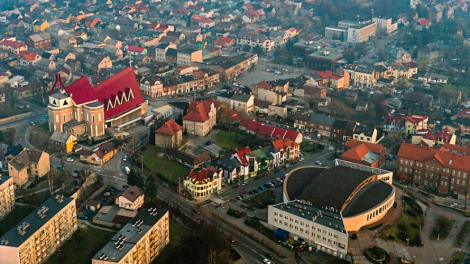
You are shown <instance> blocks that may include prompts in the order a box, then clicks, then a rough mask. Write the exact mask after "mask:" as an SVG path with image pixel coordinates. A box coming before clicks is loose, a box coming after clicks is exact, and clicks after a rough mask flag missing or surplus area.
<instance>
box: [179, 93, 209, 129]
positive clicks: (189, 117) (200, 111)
mask: <svg viewBox="0 0 470 264" xmlns="http://www.w3.org/2000/svg"><path fill="white" fill-rule="evenodd" d="M215 124H216V109H215V99H214V98H212V99H207V100H205V101H196V100H191V101H190V102H189V108H188V113H187V114H186V115H185V116H184V117H183V128H184V129H185V130H186V131H187V132H188V134H194V135H198V136H202V137H204V136H205V135H207V133H209V131H210V130H211V129H212V127H214V126H215Z"/></svg>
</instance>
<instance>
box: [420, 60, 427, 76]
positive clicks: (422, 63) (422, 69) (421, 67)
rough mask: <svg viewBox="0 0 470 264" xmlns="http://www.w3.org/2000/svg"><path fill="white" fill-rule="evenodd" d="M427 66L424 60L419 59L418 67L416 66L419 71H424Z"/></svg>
mask: <svg viewBox="0 0 470 264" xmlns="http://www.w3.org/2000/svg"><path fill="white" fill-rule="evenodd" d="M427 67H428V63H427V62H426V61H424V60H423V61H421V62H420V63H419V68H418V71H419V73H426V68H427Z"/></svg>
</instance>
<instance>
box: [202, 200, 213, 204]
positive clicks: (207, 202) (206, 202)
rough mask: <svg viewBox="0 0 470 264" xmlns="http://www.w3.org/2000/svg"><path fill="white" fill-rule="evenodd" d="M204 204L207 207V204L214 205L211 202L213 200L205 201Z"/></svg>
mask: <svg viewBox="0 0 470 264" xmlns="http://www.w3.org/2000/svg"><path fill="white" fill-rule="evenodd" d="M202 203H203V204H204V205H206V204H210V203H212V200H211V199H208V200H205V201H204V202H202Z"/></svg>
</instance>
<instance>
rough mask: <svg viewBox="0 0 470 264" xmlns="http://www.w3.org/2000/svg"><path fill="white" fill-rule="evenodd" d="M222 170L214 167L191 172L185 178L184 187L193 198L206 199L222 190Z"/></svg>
mask: <svg viewBox="0 0 470 264" xmlns="http://www.w3.org/2000/svg"><path fill="white" fill-rule="evenodd" d="M222 173H223V171H222V170H219V169H217V168H215V167H213V166H210V167H208V168H204V169H202V170H200V171H198V172H194V171H193V170H191V172H189V173H188V175H186V176H184V178H183V186H184V188H185V189H186V191H188V193H189V194H191V196H192V197H195V198H200V197H206V196H208V195H210V194H211V193H216V192H217V191H219V190H221V189H222V178H223V177H222Z"/></svg>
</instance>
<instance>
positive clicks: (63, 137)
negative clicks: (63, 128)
mask: <svg viewBox="0 0 470 264" xmlns="http://www.w3.org/2000/svg"><path fill="white" fill-rule="evenodd" d="M74 120H75V119H74ZM69 137H70V135H69V133H64V132H60V131H54V133H53V134H52V136H51V141H55V142H60V143H66V142H67V140H68V139H69Z"/></svg>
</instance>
